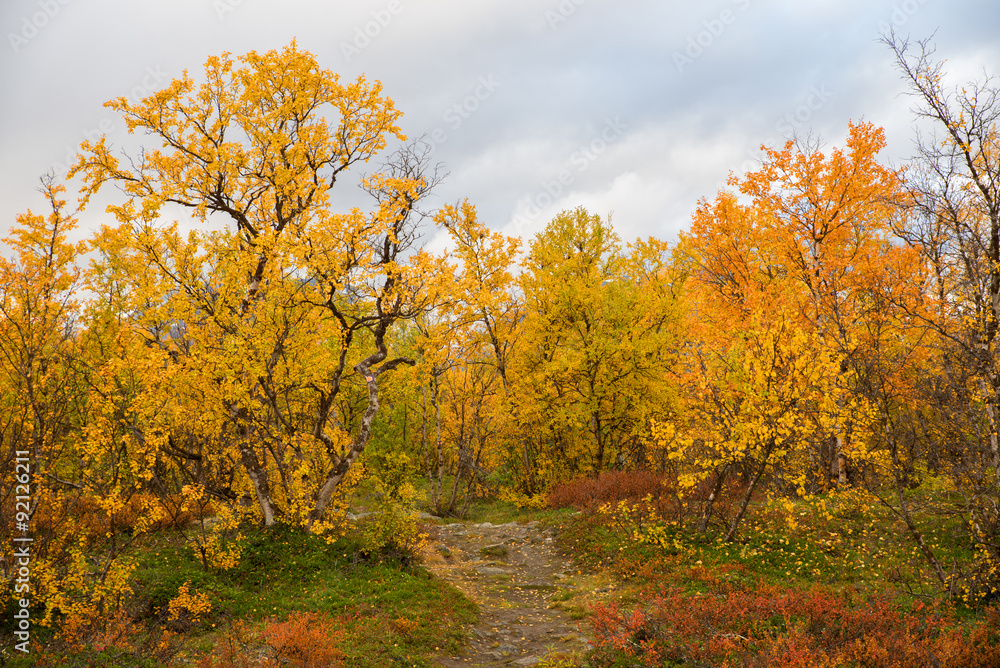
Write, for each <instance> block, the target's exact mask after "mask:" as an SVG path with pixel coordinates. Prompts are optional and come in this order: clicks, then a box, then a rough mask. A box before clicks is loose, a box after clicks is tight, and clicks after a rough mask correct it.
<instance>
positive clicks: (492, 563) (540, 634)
mask: <svg viewBox="0 0 1000 668" xmlns="http://www.w3.org/2000/svg"><path fill="white" fill-rule="evenodd" d="M435 529H436V535H433V534H432V543H431V544H430V545H429V546H428V548H427V551H426V553H425V560H424V561H425V566H426V567H427V568H428V569H429V570H430V571H431V572H433V573H434V574H435V575H437V576H438V577H440V578H442V579H444V580H446V581H448V582H450V583H451V584H452V585H454V586H455V587H457V588H458V589H460V590H461V591H463V592H464V593H465V595H466V596H468V597H469V598H471V599H472V600H474V601H476V603H477V604H478V605H479V609H480V618H479V623H478V625H477V626H476V627H475V628H473V629H472V632H471V634H470V641H469V644H468V646H466V647H465V648H464V651H463V652H462V653H461V654H460V655H458V656H450V657H442V658H441V659H440V664H441V666H443V667H444V668H460V667H461V668H472V667H486V666H491V667H492V666H534V665H536V664H538V663H539V662H540V661H541V660H542V658H543V657H544V656H545V655H546V654H549V653H553V652H562V653H571V652H579V653H583V652H584V651H586V650H587V648H588V644H587V638H586V636H585V635H584V632H583V631H582V630H581V624H580V622H579V621H577V620H576V619H573V618H571V617H570V615H569V614H568V613H567V612H565V611H564V610H562V609H560V608H561V607H562V603H563V602H564V601H567V600H569V599H571V598H573V597H574V596H575V595H576V593H577V592H576V588H577V587H578V586H579V585H578V584H577V580H576V578H574V577H573V576H572V574H571V573H572V571H571V568H572V564H571V563H570V562H569V561H568V560H567V559H565V558H564V557H563V556H562V555H560V554H559V552H558V551H557V549H556V547H555V544H554V539H553V536H552V532H551V531H550V530H548V529H545V528H543V527H542V526H541V525H540V524H539V523H538V522H529V523H527V524H517V523H514V522H512V523H510V524H499V525H494V524H491V523H489V522H484V523H481V524H448V525H443V526H438V527H435Z"/></svg>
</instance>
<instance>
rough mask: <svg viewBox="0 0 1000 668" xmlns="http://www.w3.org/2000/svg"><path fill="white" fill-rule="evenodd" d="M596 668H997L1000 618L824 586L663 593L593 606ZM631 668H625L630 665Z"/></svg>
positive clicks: (994, 612)
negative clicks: (908, 605) (974, 619)
mask: <svg viewBox="0 0 1000 668" xmlns="http://www.w3.org/2000/svg"><path fill="white" fill-rule="evenodd" d="M590 623H591V625H592V626H593V629H594V646H595V652H594V656H593V657H592V664H593V665H595V666H613V665H620V664H619V663H616V662H618V661H620V660H621V659H622V658H625V657H628V658H629V659H633V660H638V661H640V662H641V664H640V665H643V666H648V667H654V666H673V665H677V664H684V665H712V666H749V667H753V666H761V667H764V666H786V667H788V668H792V667H799V666H801V667H805V666H844V665H848V666H858V667H865V668H869V667H870V668H882V667H883V666H884V667H886V668H888V667H889V666H892V667H894V668H906V667H913V668H918V667H919V668H923V667H925V666H941V667H948V666H954V667H955V668H973V667H981V668H987V667H994V668H995V667H996V666H1000V650H998V648H997V644H998V642H1000V609H997V608H991V609H988V610H987V611H986V614H985V616H984V618H983V619H982V621H981V622H979V623H977V624H975V625H974V626H972V627H971V628H969V627H965V628H963V626H962V625H961V624H959V623H958V621H957V619H956V618H955V616H954V615H953V614H952V613H951V612H949V610H948V609H946V608H940V607H932V608H926V607H924V606H923V604H921V603H918V604H916V605H915V606H914V608H913V609H912V610H908V611H906V610H901V609H899V608H898V607H896V606H894V605H893V604H892V603H891V602H890V601H889V600H888V599H885V598H871V597H869V598H866V599H862V597H861V596H860V595H859V594H857V593H852V592H850V591H849V592H845V593H836V592H833V591H830V590H826V589H823V588H820V587H812V588H810V589H808V590H803V591H799V590H782V589H780V588H778V587H774V586H769V585H761V584H757V585H753V586H750V585H742V586H741V585H727V586H723V587H721V588H719V589H717V590H716V591H715V592H714V593H712V594H708V595H696V596H691V595H690V594H687V593H684V592H683V591H681V590H679V589H671V590H664V591H661V592H659V593H655V594H650V595H647V596H645V597H644V599H643V600H642V601H641V603H640V605H638V606H636V607H634V608H632V609H631V610H627V611H626V610H622V609H620V608H619V607H618V606H617V605H615V604H610V605H596V606H594V607H593V608H592V609H591V612H590ZM630 665H631V664H630Z"/></svg>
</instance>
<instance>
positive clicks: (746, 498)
mask: <svg viewBox="0 0 1000 668" xmlns="http://www.w3.org/2000/svg"><path fill="white" fill-rule="evenodd" d="M774 446H775V442H774V439H773V438H772V439H771V441H770V442H769V443H768V444H767V449H766V450H765V451H764V456H763V457H762V459H761V462H760V468H759V469H757V473H756V475H754V477H753V480H752V481H750V486H749V487H747V491H746V493H745V494H744V495H743V500H742V501H740V509H739V511H738V512H737V513H736V517H734V518H733V521H732V523H731V524H730V525H729V531H727V532H726V538H725V540H726V542H727V543H728V542H729V541H731V540H732V539H733V536H735V535H736V529H737V527H739V525H740V521H741V520H742V519H743V516H744V515H745V514H746V512H747V508H748V507H749V506H750V499H751V498H753V493H754V490H756V489H757V485H758V483H760V479H761V478H762V477H764V471H766V470H767V463H768V460H770V459H771V451H772V450H774Z"/></svg>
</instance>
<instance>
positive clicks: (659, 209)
mask: <svg viewBox="0 0 1000 668" xmlns="http://www.w3.org/2000/svg"><path fill="white" fill-rule="evenodd" d="M344 5H347V6H344ZM997 26H1000V5H997V4H996V3H994V2H991V1H989V0H953V1H950V2H947V3H946V2H944V0H879V1H876V2H871V1H864V0H849V1H843V0H841V1H834V0H813V1H810V2H802V1H801V0H799V1H795V2H793V1H792V0H786V1H783V2H779V1H776V0H772V1H770V2H767V1H765V0H716V1H714V2H706V3H691V2H688V3H683V2H678V1H672V2H664V1H662V0H661V1H654V0H631V1H629V2H616V3H613V2H611V1H610V0H508V1H501V0H479V1H477V2H474V3H472V2H461V1H460V0H366V1H365V2H354V3H349V4H348V3H326V2H320V1H319V0H315V1H312V0H292V1H289V2H283V3H277V2H268V1H266V0H146V1H144V2H141V3H139V2H126V1H125V0H91V1H89V2H84V1H83V0H11V1H9V2H5V3H4V4H3V5H0V31H2V33H3V35H4V39H3V43H2V44H0V91H2V92H3V97H4V101H5V103H6V104H4V105H3V106H2V108H0V149H2V151H0V215H2V217H3V219H4V220H6V221H7V223H6V225H9V224H10V223H12V222H13V220H14V217H15V215H16V214H17V213H18V212H21V211H24V210H25V209H27V208H29V207H36V208H38V207H39V206H40V204H41V203H40V200H39V199H38V197H37V195H36V194H35V192H34V188H35V186H36V185H37V179H38V177H39V176H40V175H41V174H42V173H44V172H45V171H47V170H48V169H50V168H52V167H53V166H55V165H59V164H63V163H65V162H66V154H67V152H69V151H71V150H72V149H73V148H74V147H75V146H77V145H78V144H79V143H80V141H82V140H83V139H85V138H87V137H88V136H92V135H94V134H96V133H98V132H100V131H101V130H102V129H103V130H104V131H105V132H107V134H108V135H109V139H110V140H111V141H112V142H113V143H116V144H128V143H130V142H132V143H133V144H134V142H135V141H136V140H135V139H130V138H129V137H128V136H127V134H126V133H125V132H124V129H123V123H122V122H121V121H120V119H117V118H115V116H114V114H113V113H112V112H111V111H110V110H108V109H105V108H104V107H103V106H102V104H103V103H104V102H105V101H106V100H108V99H110V98H113V97H117V96H126V97H129V96H135V95H139V94H141V93H142V92H143V91H144V90H148V89H150V88H151V87H155V86H159V85H162V83H165V81H161V80H163V79H169V78H172V77H176V76H179V75H180V74H181V73H182V72H183V71H184V70H185V69H187V70H188V71H189V72H190V73H191V74H192V75H194V76H196V77H197V76H198V74H199V73H200V71H201V68H202V65H203V63H204V61H205V59H206V58H207V57H208V56H209V55H214V54H218V53H221V52H223V51H230V52H232V53H234V54H241V53H244V52H246V51H249V50H258V51H264V50H267V49H272V48H280V47H282V46H284V45H285V44H287V43H288V42H289V41H290V40H291V39H292V38H296V39H297V40H298V43H299V45H300V47H301V48H305V49H308V50H310V51H312V52H313V53H315V54H316V55H317V56H318V57H319V59H320V62H321V63H322V64H323V65H324V66H325V67H328V68H330V69H333V70H335V71H338V72H340V73H341V74H342V76H343V77H345V78H354V77H356V76H357V75H359V74H361V73H365V74H366V75H367V76H368V77H369V78H370V79H379V80H381V81H382V82H383V83H384V85H385V91H386V93H387V94H388V95H389V96H390V97H392V98H393V99H394V100H395V101H396V103H397V106H398V107H399V108H400V109H402V110H403V111H404V112H405V116H404V119H403V122H402V125H403V128H404V131H405V132H407V133H408V134H409V135H410V136H420V135H424V134H427V136H428V137H430V138H431V140H432V141H433V142H434V143H435V150H434V157H435V159H436V160H440V161H442V162H443V163H444V165H445V168H446V169H447V170H448V171H449V172H450V176H449V178H448V179H447V181H446V182H445V183H444V184H443V185H442V186H441V188H440V190H439V192H438V198H439V201H440V202H445V201H455V200H457V199H459V198H463V197H468V198H469V199H470V200H471V201H472V202H473V203H475V204H476V205H477V206H478V207H479V209H480V214H481V215H482V217H483V218H484V219H485V220H486V221H487V222H488V223H489V224H490V225H491V226H492V227H494V228H497V229H501V228H502V229H505V230H507V231H511V232H518V233H521V234H525V235H530V234H533V233H534V232H535V231H537V230H538V229H540V228H541V227H542V226H544V224H545V223H546V222H547V220H548V219H549V218H550V217H551V215H552V214H553V213H555V212H556V211H558V210H559V209H560V208H566V207H572V206H576V205H577V204H584V205H587V206H589V207H591V208H593V210H594V211H595V212H597V213H602V214H603V213H607V212H608V211H612V210H613V211H614V224H615V227H616V229H617V230H618V231H619V233H620V235H621V236H622V237H623V238H625V239H631V238H635V237H637V236H648V235H656V236H661V237H666V238H671V237H673V236H674V235H675V234H676V233H677V231H678V230H680V229H682V228H684V227H685V226H686V225H687V222H688V218H689V216H690V212H691V211H692V210H693V208H694V206H695V204H696V202H697V199H698V198H699V197H709V198H711V197H713V196H714V194H715V192H716V190H717V189H718V188H720V187H721V186H722V185H723V184H724V181H725V178H726V176H727V175H728V173H729V172H730V171H731V170H734V171H737V172H738V171H740V170H742V169H745V168H747V167H748V166H750V165H752V164H753V160H754V159H755V157H756V156H757V155H758V154H759V152H758V147H759V145H760V144H761V143H767V144H777V143H780V142H782V141H784V139H785V138H786V137H787V136H788V135H789V134H790V133H791V132H793V131H794V132H798V133H806V132H810V131H811V132H814V133H816V134H818V135H820V136H821V137H823V138H824V139H825V140H826V141H827V143H836V142H837V141H838V140H839V139H840V138H841V137H842V136H843V135H844V133H845V132H846V129H847V123H848V121H850V120H855V121H857V120H861V119H862V118H864V119H865V120H868V121H871V122H874V123H876V124H881V125H884V126H885V127H886V132H887V136H888V138H889V141H890V146H889V150H888V151H887V156H888V157H889V158H891V159H893V160H896V161H899V160H902V159H903V158H904V157H905V156H907V155H908V154H909V153H910V151H911V137H912V131H911V127H912V124H913V117H912V115H911V114H910V113H909V108H910V106H911V105H912V100H910V99H909V98H906V97H904V96H901V95H900V93H902V91H903V90H904V86H903V84H902V82H901V81H900V79H899V77H898V76H897V74H896V72H895V70H894V69H893V66H892V61H891V58H890V54H889V53H888V52H887V51H886V49H885V48H884V47H883V46H882V45H880V44H879V43H878V42H877V40H878V37H879V34H880V32H882V31H884V30H885V29H887V28H889V27H893V28H895V29H896V30H897V32H900V33H901V34H911V35H913V36H914V37H915V38H922V37H926V36H928V35H930V34H932V33H934V32H935V31H936V41H937V44H938V47H939V55H940V56H941V57H942V58H947V59H948V61H949V64H948V66H949V69H950V71H952V72H953V73H954V74H955V75H956V83H957V82H958V80H960V79H961V78H963V77H965V78H967V77H970V76H976V75H977V73H981V72H982V70H983V69H984V68H985V69H986V70H988V71H991V72H994V73H996V72H998V70H1000V67H998V65H1000V40H998V38H997V32H996V28H997ZM484 82H487V83H488V85H486V84H484ZM456 105H457V106H456ZM615 119H618V121H617V123H618V124H619V125H620V126H622V128H621V130H620V132H619V133H618V134H617V135H616V136H614V137H613V138H610V139H609V138H608V137H605V139H604V145H603V146H600V145H599V143H598V142H597V140H598V139H600V138H601V136H602V132H605V130H606V127H607V126H608V123H609V122H611V123H614V122H615ZM435 132H437V135H435V134H434V133H435ZM435 136H436V137H437V139H434V137H435ZM587 147H591V150H590V151H589V153H588V152H587ZM596 148H600V150H599V151H597V150H596ZM581 151H583V152H584V154H581ZM553 184H557V185H553ZM352 197H353V195H351V196H349V197H346V198H344V199H343V200H342V201H345V202H349V201H351V198H352ZM526 212H527V213H531V214H533V215H526ZM103 219H104V214H102V213H101V212H100V211H99V210H92V211H90V212H89V213H88V214H87V215H86V217H85V219H84V221H83V222H84V224H85V226H88V227H93V226H96V225H97V224H99V223H100V222H101V221H102V220H103ZM6 225H5V224H4V223H0V227H4V226H6Z"/></svg>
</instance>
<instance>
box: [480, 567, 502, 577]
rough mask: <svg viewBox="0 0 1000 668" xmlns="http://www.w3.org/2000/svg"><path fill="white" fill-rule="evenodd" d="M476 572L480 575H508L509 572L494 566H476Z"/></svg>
mask: <svg viewBox="0 0 1000 668" xmlns="http://www.w3.org/2000/svg"><path fill="white" fill-rule="evenodd" d="M476 571H477V572H478V573H479V574H480V575H510V571H509V570H507V569H506V568H497V567H495V566H478V567H477V568H476Z"/></svg>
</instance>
